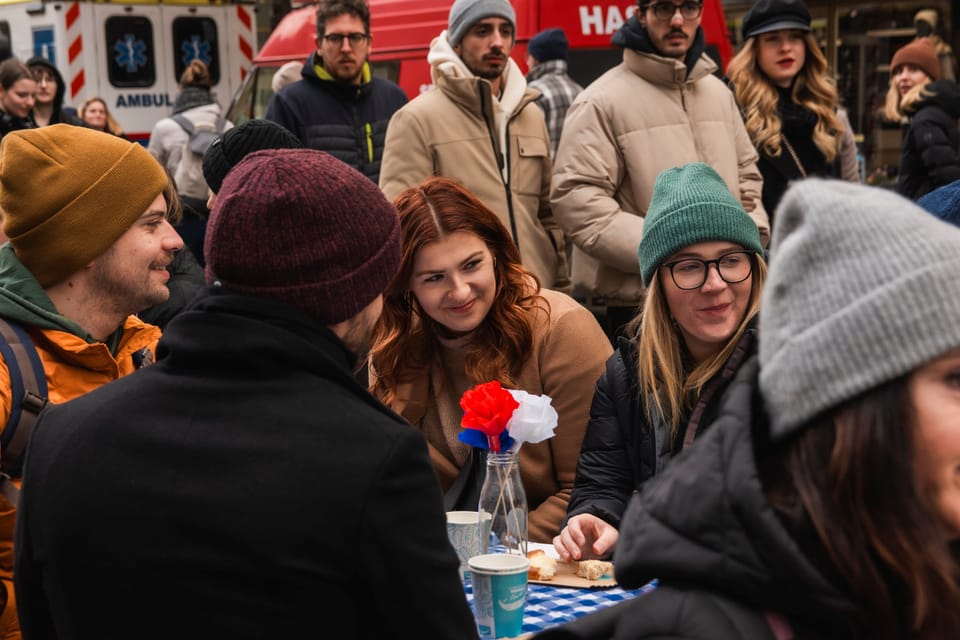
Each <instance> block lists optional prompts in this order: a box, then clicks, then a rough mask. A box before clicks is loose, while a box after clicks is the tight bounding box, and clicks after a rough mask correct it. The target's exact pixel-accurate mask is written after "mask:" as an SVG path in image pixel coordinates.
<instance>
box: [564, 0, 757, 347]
mask: <svg viewBox="0 0 960 640" xmlns="http://www.w3.org/2000/svg"><path fill="white" fill-rule="evenodd" d="M702 12H703V4H702V3H701V2H697V1H695V0H682V1H679V0H655V1H653V2H650V1H649V0H640V3H639V7H638V10H637V12H636V13H635V14H634V15H633V16H631V17H630V19H629V20H627V22H626V24H624V25H623V27H622V28H621V29H620V30H619V31H618V32H617V33H616V34H614V36H613V43H614V44H615V45H617V46H619V47H622V48H623V62H622V63H621V64H619V65H617V66H616V67H614V68H613V69H611V70H609V71H608V72H607V73H605V74H604V75H602V76H600V77H599V78H598V79H597V80H596V81H594V82H593V83H592V84H591V85H590V86H589V87H587V89H585V90H584V91H583V92H582V93H581V94H580V95H579V96H578V97H577V99H576V100H574V102H573V104H572V105H571V107H570V110H569V111H568V112H567V119H566V121H565V123H564V128H563V134H562V135H561V137H560V145H559V148H558V150H557V158H556V161H555V163H554V174H553V182H552V188H551V202H552V204H553V211H554V214H555V215H556V217H557V222H559V223H560V225H561V226H562V227H563V228H564V230H565V231H566V232H567V235H568V237H569V238H570V239H571V240H572V241H573V243H574V245H575V248H574V255H573V265H572V268H573V285H574V292H575V293H576V294H579V295H581V296H583V297H584V298H586V300H587V303H588V305H589V306H590V307H591V308H593V309H594V310H595V311H596V312H597V313H598V316H600V319H601V323H602V324H603V325H604V327H605V329H606V331H607V334H608V335H609V336H610V338H611V341H615V337H616V336H617V335H622V331H623V326H624V325H625V324H626V323H627V322H628V321H629V320H630V319H631V318H632V317H633V316H634V315H635V314H636V311H637V307H638V306H639V305H640V303H641V301H642V300H643V294H644V287H643V282H642V281H641V278H640V269H639V264H638V262H637V254H636V251H637V246H638V245H639V244H640V237H641V236H642V234H643V221H644V216H645V215H646V212H647V207H648V206H649V204H650V198H651V196H652V194H653V184H654V181H655V180H656V177H657V175H658V174H659V173H660V172H661V171H664V170H666V169H669V168H671V167H676V166H680V165H683V164H686V163H688V162H697V161H699V162H705V163H707V164H709V165H710V166H712V167H713V169H714V170H715V171H716V172H717V173H719V174H720V176H721V177H722V178H723V180H724V182H725V183H726V185H727V187H728V188H729V189H730V192H731V193H732V194H733V195H734V197H736V198H738V199H739V200H740V201H741V202H742V203H743V205H744V208H745V209H746V210H747V211H748V212H749V213H750V215H751V217H752V218H753V219H754V221H755V222H756V223H757V226H758V227H759V229H760V235H761V238H762V239H763V242H764V244H766V242H767V238H768V236H769V223H768V219H767V213H766V211H765V210H764V209H763V205H762V203H761V202H760V193H761V187H762V178H761V176H760V172H759V171H758V170H757V164H756V163H757V152H756V150H755V148H754V147H753V144H752V143H751V142H750V138H749V136H748V135H747V132H746V130H745V129H744V126H743V121H742V119H741V116H740V112H739V111H738V109H737V106H736V103H735V102H734V99H733V95H732V94H731V92H730V90H729V89H728V88H727V87H726V85H725V84H724V83H723V82H722V81H721V80H720V79H719V78H717V77H716V76H714V75H713V74H714V72H715V71H716V70H717V65H716V64H715V63H714V62H713V60H712V59H711V58H710V57H709V56H708V55H706V54H705V49H706V44H705V40H704V35H703V30H702V29H701V28H700V16H701V13H702ZM585 149H589V153H585V152H584V150H585Z"/></svg>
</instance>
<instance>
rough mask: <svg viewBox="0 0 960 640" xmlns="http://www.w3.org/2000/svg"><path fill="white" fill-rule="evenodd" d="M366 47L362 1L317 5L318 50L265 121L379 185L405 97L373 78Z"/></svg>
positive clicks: (366, 24)
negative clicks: (395, 116) (388, 141)
mask: <svg viewBox="0 0 960 640" xmlns="http://www.w3.org/2000/svg"><path fill="white" fill-rule="evenodd" d="M370 44H371V36H370V8H369V7H368V6H367V3H366V2H365V1H364V0H340V1H338V2H329V1H326V2H321V3H320V5H319V8H318V9H317V50H316V51H315V52H313V53H311V54H310V57H309V58H307V60H306V62H304V63H303V69H302V71H301V75H302V76H303V78H302V79H301V80H300V81H299V82H294V83H292V84H289V85H287V86H286V87H284V88H283V89H281V90H280V92H279V93H276V94H274V96H273V97H272V98H271V99H270V104H268V105H267V114H266V118H267V120H272V121H274V122H276V123H277V124H280V125H282V126H283V127H285V128H286V129H288V130H289V131H290V132H291V133H293V134H294V135H295V136H296V137H297V138H298V139H300V141H301V142H303V144H304V146H306V147H309V148H311V149H320V150H321V151H326V152H328V153H330V154H332V155H333V156H334V157H336V158H337V159H338V160H341V161H343V162H346V163H347V164H348V165H350V166H352V167H354V168H355V169H357V170H359V171H360V172H361V173H363V174H364V175H365V176H367V177H368V178H370V179H371V180H372V181H373V182H374V184H378V183H379V181H380V161H381V159H382V158H383V145H384V143H385V142H386V139H387V124H388V123H389V122H390V118H391V117H392V116H393V114H394V113H396V111H397V110H399V109H400V107H402V106H403V105H405V104H406V103H407V96H406V94H405V93H404V92H403V90H402V89H401V88H400V87H398V86H397V85H396V84H394V83H393V82H390V81H389V80H384V79H383V78H376V77H374V76H373V73H372V71H371V68H370V63H369V62H367V57H368V56H369V55H370Z"/></svg>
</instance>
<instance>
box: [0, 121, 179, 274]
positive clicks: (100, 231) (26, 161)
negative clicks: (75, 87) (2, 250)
mask: <svg viewBox="0 0 960 640" xmlns="http://www.w3.org/2000/svg"><path fill="white" fill-rule="evenodd" d="M166 186H167V175H166V173H165V172H164V170H163V167H161V166H160V164H159V163H158V162H157V161H156V160H154V158H153V156H151V155H150V154H149V153H148V152H147V150H146V149H144V148H143V147H142V146H141V145H139V144H137V143H135V142H130V141H129V140H125V139H123V138H120V137H118V136H114V135H110V134H109V133H103V132H102V131H95V130H93V129H88V128H86V127H75V126H72V125H69V124H55V125H51V126H48V127H41V128H39V129H25V130H20V131H14V132H12V133H8V134H7V135H6V136H4V138H3V144H2V145H0V209H2V210H3V212H4V218H3V232H4V233H5V234H6V235H7V237H8V238H9V239H10V244H11V245H13V249H14V251H15V252H16V254H17V258H18V259H19V260H20V262H22V263H23V264H24V266H26V267H27V269H29V270H30V272H31V273H32V274H33V276H34V277H35V278H36V279H37V282H39V283H40V286H42V287H49V286H51V285H54V284H56V283H58V282H61V281H62V280H63V279H64V278H66V277H67V276H69V275H70V274H72V273H75V272H76V271H79V270H80V269H82V268H83V267H84V266H86V265H87V264H89V263H90V261H91V260H93V259H94V258H96V257H97V256H99V255H100V254H102V253H103V252H105V251H106V250H107V249H109V248H110V247H111V246H112V245H113V243H114V242H116V241H117V240H118V239H119V238H120V236H122V235H123V234H124V233H125V232H126V231H127V229H129V228H130V227H132V226H133V223H134V222H136V221H137V220H138V219H139V218H140V216H142V215H143V214H144V212H145V211H146V210H147V207H149V206H150V204H151V203H152V202H153V201H154V200H155V199H156V198H157V196H158V195H160V194H161V193H162V192H163V189H164V187H166Z"/></svg>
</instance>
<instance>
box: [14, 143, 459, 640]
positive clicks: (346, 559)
mask: <svg viewBox="0 0 960 640" xmlns="http://www.w3.org/2000/svg"><path fill="white" fill-rule="evenodd" d="M277 211H282V212H283V215H282V216H277V215H275V214H276V212H277ZM207 238H208V242H207V244H206V255H207V277H208V282H209V283H211V286H210V287H209V288H208V289H207V290H206V291H205V292H204V293H203V294H201V296H200V297H199V298H198V299H197V300H196V301H195V302H194V303H193V305H192V306H191V307H190V309H188V310H187V311H186V312H184V313H182V314H180V315H179V316H178V317H176V318H175V319H174V320H173V321H172V322H171V323H170V324H169V325H168V328H167V331H166V332H165V334H164V337H163V339H162V340H161V343H160V346H159V347H158V351H157V355H158V361H157V363H156V364H155V365H153V366H150V367H147V368H146V369H144V370H143V374H144V375H135V376H130V377H129V378H128V379H126V380H125V382H124V384H121V385H116V386H113V385H107V386H106V387H104V388H102V389H101V390H100V391H102V393H96V394H95V395H93V394H90V395H88V396H85V398H84V399H83V401H81V402H76V403H69V404H66V405H62V406H54V407H51V408H49V409H48V410H47V411H46V412H45V414H44V415H43V417H42V418H41V419H40V420H39V422H38V423H37V426H36V430H35V431H34V434H33V439H32V443H31V445H32V446H31V448H30V451H29V453H28V461H27V470H26V473H25V480H24V487H25V488H26V490H25V491H24V492H23V494H22V496H21V498H22V501H21V503H20V510H19V513H18V519H17V526H18V531H17V536H18V538H17V540H18V549H17V551H18V554H17V558H16V575H17V583H16V586H17V595H18V605H19V611H20V615H21V618H20V621H21V627H22V629H23V636H24V638H25V639H28V638H32V639H40V638H54V637H58V638H66V637H70V638H103V639H111V638H113V639H120V638H131V637H136V638H141V639H148V640H149V639H154V638H156V639H160V638H164V639H168V638H195V639H198V640H199V639H201V638H203V639H207V638H235V639H247V638H249V639H254V638H256V639H261V638H309V637H336V638H385V637H390V636H392V635H395V633H396V632H397V630H401V632H414V631H415V632H416V633H417V634H420V635H422V636H423V637H427V638H475V637H477V631H476V626H475V624H474V622H473V618H472V615H471V613H470V609H469V607H468V605H467V601H466V597H465V595H464V591H463V589H462V586H461V582H460V577H459V572H458V567H459V562H458V560H457V556H456V553H455V552H454V550H453V548H452V547H451V546H450V544H449V542H448V539H447V533H446V524H445V523H446V519H445V515H444V512H443V508H442V503H441V495H440V488H439V485H438V483H437V479H436V476H435V474H434V472H433V469H432V467H431V466H430V460H429V458H428V455H427V448H426V444H425V443H424V440H423V437H422V436H421V435H420V434H419V433H417V432H416V431H415V430H414V429H413V428H412V427H410V426H409V425H408V424H406V423H404V421H403V420H402V419H401V418H400V417H399V416H397V415H396V414H394V413H393V412H391V411H390V410H389V409H387V408H386V407H384V406H383V405H382V404H380V403H379V402H378V401H377V400H376V399H375V398H374V397H373V396H371V395H370V394H369V393H368V392H367V390H366V389H365V388H364V387H363V386H361V385H359V384H358V383H357V382H356V381H355V380H354V378H353V375H352V373H353V368H354V367H355V366H356V364H357V361H358V358H361V357H363V355H364V353H365V350H366V348H367V342H368V340H369V337H370V332H371V330H372V327H373V325H374V323H375V321H376V319H377V316H378V315H379V312H380V308H381V306H382V295H381V291H382V290H383V289H384V287H385V286H386V285H387V283H388V282H389V280H390V278H391V277H392V276H393V273H394V271H395V270H396V268H397V266H398V264H399V260H400V233H399V221H398V218H397V214H396V211H395V209H393V207H392V206H391V205H390V204H389V203H388V202H387V201H386V199H385V198H384V196H383V195H382V193H380V191H379V189H377V187H376V185H374V184H372V183H371V182H370V181H369V180H367V179H366V178H365V177H364V176H362V175H361V174H360V173H358V172H357V171H355V170H354V169H351V168H350V167H347V166H346V165H344V164H342V163H340V162H338V161H336V160H335V159H333V158H332V157H331V156H329V155H327V154H325V153H322V152H319V151H314V150H307V149H284V150H269V151H258V152H256V153H253V154H251V155H249V156H247V158H245V159H244V160H243V161H242V162H241V163H240V164H239V165H238V166H237V167H235V169H234V170H233V171H232V172H231V173H230V175H228V176H227V178H226V180H225V181H224V184H223V188H222V190H221V191H220V198H219V200H218V201H217V205H216V207H215V208H214V210H213V212H212V214H211V217H210V224H209V232H208V236H207ZM26 478H29V479H26Z"/></svg>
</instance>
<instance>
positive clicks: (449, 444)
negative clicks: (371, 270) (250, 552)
mask: <svg viewBox="0 0 960 640" xmlns="http://www.w3.org/2000/svg"><path fill="white" fill-rule="evenodd" d="M394 205H395V206H396V207H397V210H398V211H399V213H400V229H401V234H402V242H403V255H402V259H401V264H400V270H399V272H398V274H397V276H396V277H395V278H394V280H393V282H392V283H391V284H390V286H389V287H388V288H387V291H386V292H385V294H384V306H383V315H382V316H381V318H380V322H379V324H378V326H377V330H376V333H375V337H374V345H373V349H372V351H371V383H372V384H371V388H372V390H373V392H374V394H375V395H377V397H379V398H380V399H381V400H382V401H383V402H384V403H385V404H387V405H389V406H390V407H391V408H393V409H394V410H395V411H396V412H398V413H400V414H401V415H403V416H404V417H405V418H406V419H407V420H409V421H410V422H411V423H412V424H413V425H414V426H416V427H417V428H418V429H420V430H421V431H422V432H423V434H424V436H425V437H426V439H427V442H428V444H429V448H430V455H431V459H432V460H433V463H434V466H435V467H436V469H437V473H438V475H439V477H440V481H441V485H442V487H443V490H444V492H445V495H444V502H445V504H446V507H447V509H448V510H451V509H460V508H463V509H476V508H477V501H478V497H479V490H480V484H481V482H482V479H483V472H484V469H485V466H484V462H483V458H480V457H478V454H477V453H475V452H473V451H471V449H470V447H468V446H467V445H466V444H464V443H462V442H460V441H459V440H458V439H457V435H458V433H459V431H460V419H461V417H462V416H463V412H462V410H461V409H460V406H459V400H460V396H461V395H462V394H463V392H464V391H466V390H467V389H469V388H471V387H473V386H474V385H475V384H477V383H481V382H487V381H490V380H498V381H499V382H500V383H501V384H502V385H503V386H505V387H509V388H516V389H522V390H524V391H527V392H529V393H533V394H546V395H548V396H550V397H551V398H552V399H553V405H554V407H555V408H556V410H557V413H558V415H559V420H558V425H557V430H556V435H555V436H554V437H553V438H551V439H549V440H547V441H545V442H541V443H539V444H529V443H527V444H525V445H524V446H523V448H522V449H520V474H521V477H522V479H523V484H524V487H525V489H526V493H527V500H528V502H529V508H530V517H529V538H530V540H533V541H537V542H549V541H551V540H552V539H553V536H555V535H557V533H558V532H559V530H560V523H561V521H562V520H563V518H564V516H565V515H566V509H567V502H568V500H569V498H570V492H571V490H572V488H573V476H574V472H575V470H576V466H577V458H578V456H579V453H580V445H581V443H582V441H583V434H584V431H585V429H586V426H587V420H588V418H589V411H590V402H591V400H592V398H593V391H594V385H595V383H596V380H597V378H598V377H599V375H600V373H601V372H602V371H603V367H604V362H605V361H606V359H607V357H608V356H609V355H610V353H611V351H612V349H611V346H610V342H609V341H608V340H607V337H606V335H605V334H604V333H603V330H602V329H601V328H600V326H599V325H598V324H597V322H596V320H595V319H594V317H593V315H592V314H591V313H590V312H589V311H587V310H586V309H585V308H583V307H582V306H580V305H579V304H578V303H577V302H575V301H574V300H573V299H572V298H570V297H568V296H566V295H564V294H562V293H557V292H555V291H550V290H547V289H541V288H540V285H539V282H538V281H537V279H536V277H535V276H534V275H533V274H531V273H530V272H529V271H527V270H526V269H525V268H524V267H523V265H522V264H521V263H520V253H519V251H518V250H517V247H516V245H515V244H514V243H513V240H512V239H511V238H510V233H509V232H508V231H507V230H506V229H505V228H504V227H503V225H502V224H501V223H500V221H499V220H498V219H497V217H496V215H495V214H494V213H493V212H492V211H490V210H489V209H488V208H487V207H485V206H484V205H483V204H482V203H481V202H480V201H479V200H477V199H476V198H475V197H474V196H473V195H472V194H470V193H469V192H468V191H466V190H465V189H464V188H463V187H461V186H460V185H458V184H457V183H456V182H454V181H452V180H448V179H445V178H429V179H427V180H425V181H424V182H423V183H421V184H420V185H419V186H417V187H411V188H410V189H407V190H406V191H404V192H403V193H401V194H400V195H399V196H398V197H397V199H396V200H395V201H394Z"/></svg>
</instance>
